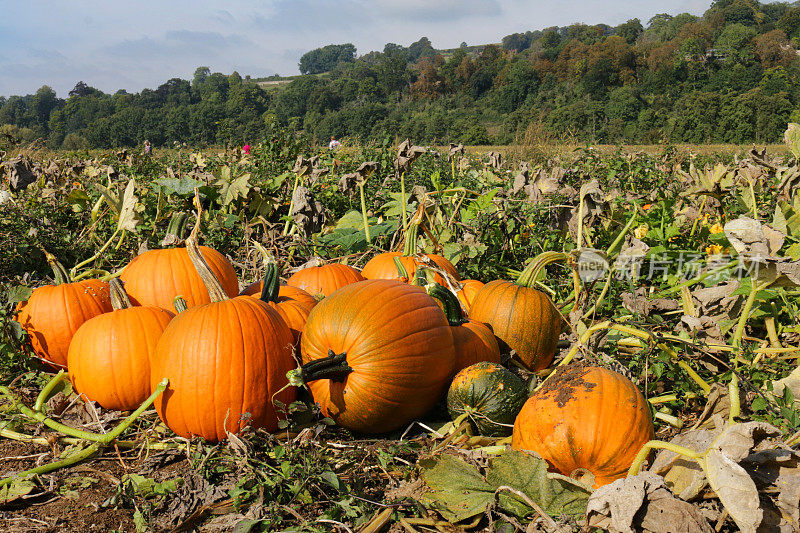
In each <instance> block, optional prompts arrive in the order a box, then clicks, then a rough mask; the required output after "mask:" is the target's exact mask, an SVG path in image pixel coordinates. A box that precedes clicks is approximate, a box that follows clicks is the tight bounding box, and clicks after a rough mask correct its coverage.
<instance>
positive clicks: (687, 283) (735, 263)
mask: <svg viewBox="0 0 800 533" xmlns="http://www.w3.org/2000/svg"><path fill="white" fill-rule="evenodd" d="M737 266H739V259H734V260H733V261H731V262H729V263H727V264H725V265H722V266H720V267H717V268H715V269H714V270H709V271H708V272H706V273H704V274H701V275H699V276H696V277H694V278H692V279H690V280H688V281H684V282H683V283H681V284H679V285H675V286H674V287H670V288H669V289H664V290H663V291H661V292H658V293H656V295H655V297H657V298H661V297H664V296H667V295H669V294H674V293H676V292H681V290H683V288H684V287H691V286H692V285H695V284H697V283H700V282H701V281H703V280H705V279H706V278H710V277H712V276H716V275H717V274H721V273H723V272H725V271H726V270H733V269H734V268H736V267H737Z"/></svg>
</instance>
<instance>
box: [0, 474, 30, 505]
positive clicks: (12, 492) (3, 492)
mask: <svg viewBox="0 0 800 533" xmlns="http://www.w3.org/2000/svg"><path fill="white" fill-rule="evenodd" d="M34 488H36V484H35V483H34V482H33V481H28V480H26V479H15V480H13V481H12V482H11V483H8V484H6V485H3V486H2V487H0V503H9V502H13V501H14V500H17V499H19V498H21V497H23V496H25V495H27V494H30V493H31V491H32V490H33V489H34Z"/></svg>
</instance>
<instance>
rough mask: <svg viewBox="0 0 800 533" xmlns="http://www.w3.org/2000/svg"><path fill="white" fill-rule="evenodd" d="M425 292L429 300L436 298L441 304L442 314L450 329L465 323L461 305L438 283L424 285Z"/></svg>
mask: <svg viewBox="0 0 800 533" xmlns="http://www.w3.org/2000/svg"><path fill="white" fill-rule="evenodd" d="M425 291H426V292H427V293H428V294H429V295H430V296H431V298H436V299H437V300H439V301H440V302H442V305H443V306H444V314H445V316H446V317H447V321H448V322H449V323H450V325H451V326H452V327H458V326H460V325H462V324H464V323H465V322H467V319H465V318H464V312H463V311H462V310H461V304H460V303H459V302H458V299H457V298H456V296H455V295H454V294H453V293H452V292H450V291H448V290H447V289H445V288H444V287H442V286H441V285H439V284H438V283H428V284H427V285H425Z"/></svg>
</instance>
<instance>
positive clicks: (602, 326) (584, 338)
mask: <svg viewBox="0 0 800 533" xmlns="http://www.w3.org/2000/svg"><path fill="white" fill-rule="evenodd" d="M610 329H613V330H616V331H619V332H620V333H625V334H627V335H632V336H634V337H638V338H640V339H643V340H646V341H648V342H654V341H656V346H657V347H658V348H660V349H662V350H664V351H665V352H666V353H667V354H669V356H670V357H671V358H672V359H673V360H675V361H676V363H677V365H678V366H679V367H681V368H682V369H683V370H684V371H685V372H686V373H687V374H688V375H689V377H690V378H692V381H694V382H695V383H696V384H697V386H698V387H700V388H701V389H702V390H703V392H704V393H705V394H708V393H709V391H711V386H710V385H709V384H708V383H706V381H705V380H704V379H703V378H702V377H700V375H699V374H698V373H697V372H695V370H694V369H693V368H692V367H691V366H690V365H689V363H687V362H686V361H684V360H683V359H681V358H680V356H679V355H678V353H677V352H675V351H674V350H673V349H672V348H670V347H669V346H667V345H666V344H665V343H664V342H657V339H656V337H655V335H653V334H652V333H649V332H647V331H642V330H640V329H637V328H632V327H630V326H625V325H622V324H616V323H614V322H611V321H610V320H606V321H604V322H600V323H598V324H595V325H593V326H591V327H589V328H587V330H586V331H585V332H584V333H583V335H581V336H580V338H579V339H578V342H576V343H575V344H574V345H573V346H572V348H570V351H569V352H567V355H566V357H564V359H562V360H561V362H560V363H558V366H565V365H568V364H569V363H570V362H572V359H574V358H575V356H576V355H577V354H578V351H579V350H580V349H581V347H582V346H584V345H586V343H587V342H589V339H590V338H591V337H592V335H594V334H595V333H597V332H598V331H603V330H610ZM676 338H677V339H678V340H681V339H680V338H679V337H676ZM552 375H553V374H550V376H552ZM550 376H548V377H547V378H546V379H544V380H543V381H542V382H541V383H540V384H539V385H538V386H537V387H536V390H539V389H540V388H541V387H542V386H543V385H544V384H545V382H546V381H547V380H548V379H550Z"/></svg>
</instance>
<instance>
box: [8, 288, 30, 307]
mask: <svg viewBox="0 0 800 533" xmlns="http://www.w3.org/2000/svg"><path fill="white" fill-rule="evenodd" d="M31 294H33V289H31V288H30V287H26V286H25V285H17V286H16V287H11V288H10V289H8V290H7V291H6V301H7V302H8V303H9V304H16V303H19V302H24V301H25V300H27V299H28V298H30V296H31Z"/></svg>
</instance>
